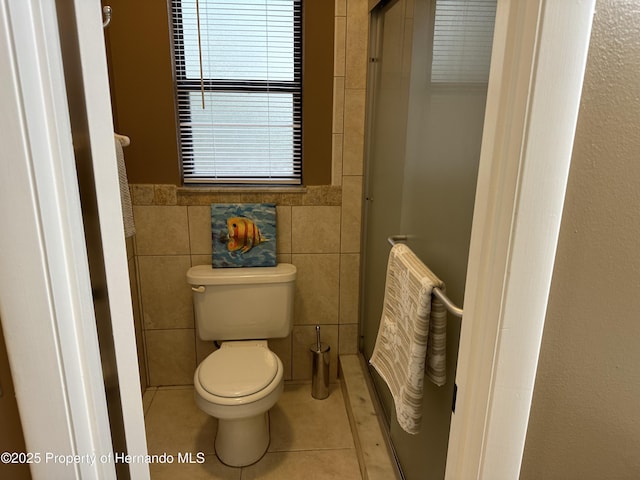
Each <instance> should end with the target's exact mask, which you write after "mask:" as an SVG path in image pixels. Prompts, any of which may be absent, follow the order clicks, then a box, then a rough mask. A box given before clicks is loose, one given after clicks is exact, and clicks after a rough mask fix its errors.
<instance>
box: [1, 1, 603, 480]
mask: <svg viewBox="0 0 640 480" xmlns="http://www.w3.org/2000/svg"><path fill="white" fill-rule="evenodd" d="M75 3H76V12H77V15H78V18H77V22H78V25H79V26H80V27H79V30H80V32H79V36H80V38H81V41H82V42H83V43H82V46H83V50H82V58H83V74H84V75H86V76H87V79H92V80H94V81H95V82H96V83H95V90H93V93H94V95H97V96H96V97H95V98H96V99H97V101H96V105H94V107H95V108H96V110H95V111H94V114H93V115H91V117H90V121H91V123H92V125H93V126H94V128H95V129H96V130H95V133H94V135H95V137H94V138H93V139H92V141H95V142H96V144H95V146H96V148H97V147H100V148H101V149H102V150H101V151H102V152H104V154H103V157H102V158H101V160H102V161H103V163H104V162H105V161H106V164H109V162H113V163H112V167H101V170H100V172H101V173H102V175H103V176H102V177H101V179H105V183H104V187H105V191H104V192H102V193H101V194H100V196H101V198H102V199H103V201H104V202H105V203H104V205H105V207H104V210H103V214H104V217H105V218H106V219H108V220H107V228H105V229H104V231H105V232H107V235H109V236H110V237H109V238H108V239H106V241H105V242H104V244H105V245H111V250H110V251H109V252H105V255H110V260H111V262H112V264H113V265H114V268H115V271H114V272H112V276H111V282H112V283H111V284H110V289H111V288H113V292H114V295H113V302H114V304H113V309H112V311H114V312H118V315H114V319H117V320H116V321H117V325H114V334H115V335H116V336H117V338H116V339H115V340H116V343H117V344H118V345H120V348H119V350H118V351H117V355H118V358H119V360H118V362H119V365H120V364H123V365H124V364H125V363H126V362H128V361H130V360H131V358H135V345H134V336H133V335H134V333H133V326H132V324H129V323H128V322H131V316H130V308H131V306H130V298H129V297H128V295H127V294H126V292H125V290H126V289H127V288H128V279H127V274H126V273H125V272H126V253H125V248H124V240H123V239H121V237H120V230H121V229H122V226H121V224H119V223H118V221H116V218H117V215H118V212H119V209H117V208H115V207H114V205H119V199H117V197H116V192H115V191H113V186H114V185H115V179H116V178H117V173H116V171H115V152H114V151H113V144H112V143H111V144H110V146H109V141H108V138H109V137H110V136H111V134H112V128H113V127H112V125H111V122H110V108H108V105H106V104H108V98H109V92H108V87H107V86H106V82H107V73H106V66H105V65H106V61H105V59H104V44H103V43H101V40H100V39H101V37H100V35H102V29H101V18H100V4H99V2H98V1H97V0H94V1H93V2H86V1H84V2H83V1H81V0H76V2H75ZM594 4H595V0H584V1H581V2H578V1H561V2H552V1H546V0H530V1H529V0H528V1H527V2H522V1H520V0H499V1H498V12H497V18H496V31H495V35H494V38H495V40H494V51H493V59H492V68H491V75H490V81H489V90H488V103H487V112H486V115H485V118H486V120H485V133H484V135H483V146H482V154H481V159H480V170H479V178H478V190H477V193H476V207H475V213H474V220H473V230H472V239H471V249H470V258H469V269H468V273H467V288H466V293H465V301H464V307H465V315H464V320H463V327H462V333H461V340H460V342H461V345H460V356H459V360H458V373H457V377H456V383H457V384H458V400H457V408H456V413H455V414H454V415H453V416H452V424H451V435H450V440H449V454H448V458H447V471H446V478H447V479H449V480H452V479H465V480H466V479H472V478H486V479H501V478H505V479H507V478H508V479H512V478H517V476H518V473H519V469H520V462H521V459H522V452H523V449H524V441H525V436H526V427H527V422H528V416H529V408H530V404H531V397H532V394H533V386H534V381H535V370H536V366H537V359H538V353H539V348H540V340H541V335H542V329H543V324H544V316H545V310H546V305H547V299H548V293H549V287H550V282H551V274H552V270H553V262H554V254H555V249H556V244H557V238H558V232H559V227H560V219H561V213H562V205H563V201H564V192H565V187H566V180H567V176H568V169H569V163H570V158H571V148H572V144H573V136H574V132H575V124H576V119H577V115H578V107H579V99H580V93H581V87H582V78H583V75H584V68H585V64H586V54H587V50H588V44H589V35H590V28H591V20H592V16H593V10H594ZM52 22H53V23H52ZM0 23H2V24H3V25H5V27H7V28H4V29H2V30H3V33H2V35H0V60H3V59H4V61H5V62H6V64H7V65H9V66H10V67H11V68H10V69H9V70H8V72H9V76H11V77H12V80H14V82H13V83H12V82H2V84H1V85H0V98H2V99H3V105H7V104H11V105H12V106H13V107H15V113H16V115H17V116H16V117H15V118H14V123H13V124H12V122H11V121H10V120H9V119H8V118H6V116H5V118H2V117H0V119H2V120H3V122H2V124H3V126H11V125H12V126H11V128H8V129H7V130H4V129H3V130H2V131H1V132H0V133H1V135H2V139H3V149H4V152H3V153H4V154H5V155H4V156H5V158H7V157H9V156H10V157H12V162H11V163H12V166H11V168H9V167H8V166H7V165H2V167H3V169H4V171H3V175H0V179H2V187H3V188H1V189H0V192H2V195H3V196H2V197H1V198H2V200H3V202H0V203H4V202H8V203H7V204H6V205H3V206H2V208H0V214H1V220H2V222H3V224H4V225H10V226H11V227H10V229H11V232H10V234H9V235H3V236H2V238H1V239H0V247H1V248H2V252H3V255H5V256H6V258H7V259H8V257H9V256H10V255H11V256H13V255H15V258H20V259H21V260H22V261H21V262H20V263H18V262H11V261H8V260H7V262H4V261H3V267H4V266H7V265H8V266H11V267H12V268H11V269H4V268H3V270H2V271H0V300H1V303H0V306H1V307H2V318H3V328H4V331H5V336H6V338H7V343H8V345H7V347H8V350H9V356H10V362H11V366H12V371H13V373H14V380H15V383H16V385H15V386H16V392H17V395H18V403H19V407H20V410H21V415H22V421H23V427H24V430H25V440H26V442H27V447H28V449H29V450H30V451H32V452H35V451H40V452H45V451H51V450H52V449H53V448H54V446H55V447H56V448H57V449H61V450H62V449H64V451H67V449H68V451H70V452H75V451H77V446H78V442H79V440H80V439H86V440H87V441H88V443H82V445H83V446H87V445H91V448H92V449H93V450H95V451H97V452H100V451H104V449H105V448H107V449H108V448H109V446H110V445H109V439H108V435H106V433H105V432H108V424H106V418H107V414H106V404H105V400H104V392H102V391H101V388H103V386H102V385H101V381H100V380H101V377H102V375H101V371H100V366H99V358H98V346H97V338H95V332H94V331H92V330H91V328H90V323H91V322H86V318H87V317H86V315H87V314H88V313H91V312H90V311H91V305H90V303H89V302H90V291H89V290H88V287H87V286H88V285H89V283H88V273H87V272H86V271H85V267H86V258H85V257H83V255H82V253H81V249H80V250H79V249H78V246H79V243H78V242H79V240H80V239H82V233H81V217H80V216H79V212H80V210H79V204H78V203H77V198H76V197H75V195H76V194H77V192H74V191H73V189H72V188H71V187H70V186H69V181H70V180H71V178H70V177H69V171H68V169H65V167H63V165H64V162H63V161H62V160H61V158H65V156H68V155H69V154H70V150H69V148H70V145H71V143H70V131H69V130H68V127H67V126H66V125H65V124H64V120H65V115H64V109H58V110H56V109H55V108H54V107H56V106H58V107H60V106H61V103H60V102H61V101H62V100H66V97H65V95H66V94H65V93H64V89H63V88H62V87H61V85H60V83H59V81H60V78H58V77H56V75H60V74H61V70H60V69H61V66H60V59H59V58H58V57H57V56H56V54H55V35H52V32H55V28H56V26H55V5H54V2H53V1H52V0H50V1H35V0H16V1H13V0H0ZM567 26H571V28H570V29H568V28H567ZM52 29H53V30H52ZM25 32H27V33H28V34H30V35H32V38H31V39H30V41H32V42H33V45H34V46H33V49H32V51H31V55H33V56H34V58H35V59H37V61H36V62H35V63H34V64H33V65H36V66H38V67H39V68H41V69H40V70H39V69H37V68H36V69H33V71H31V72H30V73H29V74H28V75H27V73H26V72H25V71H20V72H18V69H17V63H16V62H17V59H16V56H15V51H14V48H15V47H16V45H17V44H18V43H19V44H20V45H21V47H20V48H24V46H25V45H26V44H25V43H23V42H22V41H21V39H20V38H19V37H21V36H22V37H23V36H24V35H25V34H26V33H25ZM98 32H99V33H98ZM51 42H53V44H52V43H51ZM52 52H54V53H52ZM91 58H93V59H94V60H93V61H92V60H91ZM85 62H86V63H85ZM94 62H95V63H94ZM52 77H53V80H52ZM88 90H89V91H90V90H91V89H88ZM22 92H29V96H30V98H31V100H30V101H29V105H26V104H22V103H21V102H23V100H24V99H25V98H26V97H25V96H24V95H22ZM36 92H37V94H36ZM105 99H107V100H105ZM5 100H6V102H7V103H5ZM38 105H39V108H41V110H42V111H41V113H42V116H41V117H40V119H41V120H42V121H36V120H35V116H33V115H27V114H28V111H27V110H28V109H29V108H36V106H38ZM42 129H44V132H43V130H42ZM43 133H44V135H42V134H43ZM38 134H40V135H38ZM38 151H40V152H44V153H45V155H44V157H37V159H38V161H37V162H34V159H35V158H36V157H35V155H36V154H37V152H38ZM5 163H8V162H6V161H5ZM66 168H68V167H66ZM9 170H10V173H11V175H12V176H11V177H10V176H8V175H5V174H7V171H9ZM51 173H54V174H55V175H53V176H51V177H48V176H47V175H49V174H51ZM4 187H6V189H5V188H4ZM46 202H50V203H48V204H47V203H46ZM9 206H10V207H11V208H9ZM52 213H54V214H57V215H59V217H60V218H61V219H62V220H63V221H62V222H61V223H59V224H58V225H54V224H53V222H52V221H51V220H50V219H51V217H50V216H49V215H50V214H52ZM110 297H111V293H110ZM26 307H28V311H29V312H30V313H31V316H32V317H31V318H42V319H46V321H43V322H42V323H39V324H30V323H25V322H24V319H25V308H26ZM72 340H74V341H72ZM34 351H37V352H38V355H33V352H34ZM134 370H135V369H130V371H131V372H133V371H134ZM123 371H126V369H125V370H123ZM44 372H46V373H44ZM122 382H123V384H122V385H121V391H122V396H123V403H124V402H127V405H126V406H124V405H123V411H124V412H125V424H126V425H128V428H129V431H128V432H127V441H128V442H130V441H131V444H130V445H129V450H130V452H131V453H134V454H142V453H146V442H145V437H144V424H143V420H142V412H141V405H140V400H139V395H140V391H139V384H138V382H137V380H134V376H133V373H131V374H130V375H127V374H125V375H124V376H123V380H122ZM43 391H45V392H47V394H46V395H43V394H42V392H43ZM43 425H46V426H47V428H43ZM132 450H133V451H132ZM138 466H139V469H138V470H137V471H135V472H134V471H132V478H148V468H145V467H146V465H144V464H139V465H138ZM56 468H60V467H59V466H58V467H56V466H55V465H51V464H49V465H45V464H44V463H41V464H39V465H32V472H33V473H34V478H50V477H51V475H52V472H54V471H55V469H56ZM59 471H60V473H61V475H62V476H66V478H71V476H70V475H69V470H68V469H65V470H59ZM75 472H76V476H75V478H113V476H114V473H113V471H112V469H111V468H110V467H109V465H108V464H101V465H100V464H98V465H95V466H92V467H91V466H87V465H80V466H78V467H77V468H76V470H75ZM54 476H55V475H54Z"/></svg>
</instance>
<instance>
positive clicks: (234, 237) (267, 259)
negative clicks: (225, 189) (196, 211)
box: [211, 203, 276, 268]
mask: <svg viewBox="0 0 640 480" xmlns="http://www.w3.org/2000/svg"><path fill="white" fill-rule="evenodd" d="M211 241H212V246H213V254H212V259H211V263H212V266H213V267H214V268H229V267H231V268H233V267H274V266H275V265H276V205H275V203H214V204H212V205H211Z"/></svg>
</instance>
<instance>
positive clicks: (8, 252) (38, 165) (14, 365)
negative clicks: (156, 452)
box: [0, 0, 115, 479]
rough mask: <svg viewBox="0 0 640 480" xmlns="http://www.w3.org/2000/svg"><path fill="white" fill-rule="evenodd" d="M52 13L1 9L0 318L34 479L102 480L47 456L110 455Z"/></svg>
mask: <svg viewBox="0 0 640 480" xmlns="http://www.w3.org/2000/svg"><path fill="white" fill-rule="evenodd" d="M55 18H56V14H55V3H54V2H52V1H49V2H46V1H34V0H15V1H11V0H2V1H1V2H0V22H1V23H2V28H0V31H1V32H2V35H1V36H0V61H2V68H0V70H1V71H2V72H3V81H2V82H1V83H0V85H2V86H1V88H0V95H1V96H2V102H1V104H2V106H3V107H2V109H1V115H2V116H1V117H0V135H1V136H2V149H3V152H2V154H3V155H2V174H0V182H1V185H0V221H1V222H2V225H3V226H4V228H5V230H4V231H3V234H2V236H1V239H0V252H1V255H2V257H1V258H2V264H1V268H0V309H1V311H0V313H1V316H2V323H3V328H4V332H5V337H6V343H7V351H8V354H9V360H10V364H11V370H12V374H13V379H14V384H15V390H16V396H17V400H18V406H19V409H20V412H21V418H22V423H23V431H24V434H25V441H26V445H27V449H28V452H29V453H32V454H34V457H33V458H32V460H33V463H32V464H31V465H30V468H31V473H32V476H33V478H34V479H38V478H43V479H44V478H78V479H79V478H106V479H108V478H115V468H114V465H113V463H108V462H99V461H96V462H92V463H91V462H82V463H74V464H72V465H65V464H64V463H60V462H57V461H55V460H56V458H53V457H49V456H48V455H49V454H52V455H54V454H60V455H98V457H99V456H100V455H106V454H108V453H109V452H110V451H111V438H110V435H109V421H108V416H107V410H106V400H105V393H104V384H103V382H102V372H101V366H100V357H99V353H98V344H97V334H96V328H95V317H94V314H93V302H92V296H91V286H90V281H89V271H88V264H87V257H86V252H85V248H84V233H83V227H82V216H81V211H80V203H79V196H78V189H77V180H76V177H75V165H74V161H73V158H74V156H73V146H72V143H71V128H70V124H69V116H68V114H67V103H66V93H65V89H64V77H63V74H62V61H61V57H60V46H59V41H58V36H57V25H56V23H55ZM83 458H85V457H83Z"/></svg>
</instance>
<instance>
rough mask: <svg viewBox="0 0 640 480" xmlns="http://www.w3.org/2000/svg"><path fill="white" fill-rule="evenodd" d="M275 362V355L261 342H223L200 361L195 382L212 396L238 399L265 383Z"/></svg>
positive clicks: (275, 367) (270, 379)
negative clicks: (217, 348)
mask: <svg viewBox="0 0 640 480" xmlns="http://www.w3.org/2000/svg"><path fill="white" fill-rule="evenodd" d="M265 343H266V342H265ZM278 364H279V359H278V357H277V356H276V355H275V354H274V353H273V352H272V351H271V350H269V348H268V347H267V346H266V345H265V344H263V343H257V342H226V343H223V344H222V346H221V348H220V349H219V350H216V351H215V352H213V353H212V354H211V355H209V356H208V357H207V358H206V359H205V360H204V361H203V362H202V363H201V364H200V366H199V367H198V370H197V377H198V383H199V384H200V386H201V387H202V389H203V390H204V391H206V392H207V393H208V394H210V395H213V396H215V397H222V398H227V399H239V398H241V397H247V396H251V395H253V394H255V393H257V392H260V391H262V390H264V389H265V388H266V387H267V386H269V385H270V384H271V383H272V382H273V380H274V379H275V377H276V375H277V374H278Z"/></svg>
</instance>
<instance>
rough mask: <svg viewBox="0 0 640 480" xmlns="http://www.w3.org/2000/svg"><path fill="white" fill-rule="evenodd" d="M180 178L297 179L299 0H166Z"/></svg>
mask: <svg viewBox="0 0 640 480" xmlns="http://www.w3.org/2000/svg"><path fill="white" fill-rule="evenodd" d="M171 5H172V22H173V23H172V25H173V42H174V62H175V81H176V91H177V102H178V123H179V136H180V143H181V151H182V170H183V178H184V182H185V183H228V184H256V183H257V184H300V183H301V176H302V6H301V0H172V2H171Z"/></svg>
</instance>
